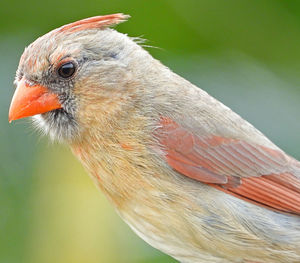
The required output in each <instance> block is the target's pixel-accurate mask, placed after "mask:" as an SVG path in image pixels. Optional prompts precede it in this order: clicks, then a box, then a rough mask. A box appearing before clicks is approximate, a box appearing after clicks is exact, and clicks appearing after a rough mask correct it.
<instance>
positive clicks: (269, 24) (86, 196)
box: [0, 0, 300, 263]
mask: <svg viewBox="0 0 300 263" xmlns="http://www.w3.org/2000/svg"><path fill="white" fill-rule="evenodd" d="M115 12H123V13H126V14H130V15H131V16H132V18H131V19H130V20H129V21H128V22H126V23H124V24H121V25H120V26H118V27H117V29H118V30H119V31H121V32H124V33H128V34H129V35H130V36H141V37H143V38H146V39H148V42H147V44H148V45H150V46H154V47H159V48H148V50H149V52H150V53H151V54H153V56H155V57H156V58H158V59H160V60H161V61H162V62H163V63H164V64H166V65H167V66H169V67H170V68H171V69H173V70H174V71H175V72H177V73H178V74H180V75H182V76H184V77H185V78H187V79H189V80H190V81H192V82H193V83H195V84H197V85H198V86H199V87H201V88H203V89H205V90H207V91H208V92H209V93H210V94H212V95H213V96H215V97H216V98H218V99H219V100H221V101H222V102H224V103H225V104H226V105H228V106H230V107H231V108H232V109H233V110H235V111H236V112H238V113H239V114H240V115H242V116H243V117H244V118H246V119H247V120H249V121H250V122H251V123H253V124H254V125H255V126H256V127H257V128H259V129H260V130H261V131H263V132H264V133H265V134H266V135H267V136H268V137H269V138H270V139H272V140H273V141H274V142H275V143H276V144H277V145H279V146H280V147H281V148H283V149H284V150H285V151H287V152H288V153H289V154H291V155H293V156H294V157H296V158H298V159H300V149H299V146H300V132H299V131H300V122H299V113H300V105H299V101H300V85H299V84H300V74H299V72H300V1H293V0H285V1H281V0H248V1H246V0H245V1H241V0H226V1H221V0H219V1H215V0H206V1H204V0H185V1H182V0H165V1H164V0H152V1H146V0H126V1H125V0H111V1H103V0H97V1H96V0H85V1H83V0H72V1H69V0H68V1H67V0H52V1H36V0H27V1H25V0H23V1H21V0H11V1H4V0H1V1H0V55H1V57H0V58H1V59H0V121H1V129H0V262H1V263H2V262H3V263H23V262H24V263H29V262H30V263H40V262H43V263H44V262H46V263H48V262H49V263H53V262H64V263H79V262H80V263H81V262H82V263H83V262H84V263H96V262H101V263H102V262H108V263H109V262H125V263H126V262H130V263H132V262H133V263H135V262H136V263H141V262H143V263H146V262H175V261H174V260H173V259H171V258H169V257H168V256H166V255H163V254H162V253H160V252H158V251H157V250H155V249H153V248H151V247H150V246H148V245H147V244H146V243H144V242H143V241H142V240H141V239H139V238H138V237H137V236H136V235H135V234H134V233H133V232H132V231H131V230H130V229H129V227H127V226H126V225H125V223H123V222H122V221H121V220H120V218H119V217H118V215H117V214H116V212H115V211H114V209H113V208H112V207H111V206H110V204H109V203H108V202H107V200H106V199H105V197H104V196H103V195H102V193H100V192H99V191H98V190H97V189H96V187H95V186H94V185H93V183H92V180H90V178H89V177H88V176H87V174H86V172H85V171H84V170H83V168H82V167H81V165H80V164H79V163H78V162H77V160H76V159H75V158H74V157H73V156H72V154H71V153H70V151H69V149H68V148H67V147H66V146H62V145H56V144H50V143H48V141H47V138H40V137H39V136H38V135H37V134H36V133H35V132H34V131H33V128H32V127H31V125H30V121H28V120H20V121H16V122H14V123H12V124H10V125H9V124H8V122H7V115H8V107H9V103H10V99H11V97H12V94H13V85H12V82H13V79H14V73H15V70H16V68H17V65H18V60H19V57H20V55H21V54H22V52H23V50H24V47H25V46H26V45H28V44H29V43H30V42H32V41H33V40H34V39H35V38H37V37H38V36H40V35H42V34H44V33H46V32H48V31H49V30H51V29H53V28H55V27H58V26H60V25H63V24H65V23H70V22H71V21H75V20H78V19H81V18H84V17H89V16H94V15H99V14H109V13H115Z"/></svg>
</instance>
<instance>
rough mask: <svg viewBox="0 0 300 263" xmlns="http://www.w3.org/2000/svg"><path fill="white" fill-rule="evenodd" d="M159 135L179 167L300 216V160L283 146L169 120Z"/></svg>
mask: <svg viewBox="0 0 300 263" xmlns="http://www.w3.org/2000/svg"><path fill="white" fill-rule="evenodd" d="M156 136H158V137H159V141H160V143H161V145H162V147H163V148H164V150H165V152H166V158H167V162H168V164H169V165H170V166H171V167H172V168H174V169H175V170H176V171H178V172H180V173H181V174H183V175H186V176H188V177H190V178H192V179H195V180H198V181H201V182H203V183H209V184H210V185H211V186H213V187H215V188H217V189H219V190H222V191H224V192H226V193H228V194H232V195H234V196H236V197H239V198H242V199H244V200H246V201H250V202H254V203H256V204H259V205H263V206H267V207H269V208H271V209H274V210H277V211H282V212H287V213H292V214H297V215H300V178H299V175H300V164H299V162H298V161H296V160H295V159H293V158H292V157H290V156H288V155H286V154H285V153H284V152H282V151H280V150H274V149H269V148H267V147H264V146H260V145H252V144H250V143H248V142H245V141H241V140H237V139H231V138H223V137H220V136H213V135H212V136H210V137H200V136H196V135H194V134H193V133H192V132H191V131H188V130H187V129H185V128H183V127H181V126H180V125H178V124H177V123H176V122H174V121H172V120H171V119H168V118H162V119H161V128H159V129H158V130H157V131H156Z"/></svg>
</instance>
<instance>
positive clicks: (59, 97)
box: [9, 14, 142, 140]
mask: <svg viewBox="0 0 300 263" xmlns="http://www.w3.org/2000/svg"><path fill="white" fill-rule="evenodd" d="M127 17H128V16H126V15H123V14H114V15H106V16H98V17H92V18H88V19H84V20H80V21H77V22H74V23H71V24H68V25H65V26H62V27H60V28H57V29H55V30H53V31H51V32H49V33H47V34H46V35H44V36H42V37H40V38H38V39H37V40H35V41H34V42H33V43H32V44H30V45H29V46H28V47H27V48H26V49H25V51H24V53H23V55H22V57H21V59H20V63H19V67H18V70H17V74H16V80H15V84H16V86H17V88H16V91H15V94H14V97H13V99H12V102H11V106H10V110H9V121H12V120H16V119H20V118H23V117H29V116H33V118H34V120H35V122H36V123H37V125H38V126H39V127H40V128H41V129H42V130H43V131H44V132H45V133H47V134H49V135H50V137H51V138H52V139H59V140H73V139H74V138H75V137H76V136H77V135H78V134H79V133H80V129H83V128H84V125H83V126H82V125H79V124H80V122H85V123H86V122H89V121H90V122H95V118H97V114H95V112H98V115H101V114H102V116H103V115H105V113H106V111H108V110H110V112H112V111H113V110H114V107H117V106H116V105H115V104H116V102H117V101H120V100H124V99H126V98H125V97H124V96H125V95H124V94H125V90H126V89H127V88H126V87H127V86H128V82H130V81H131V79H132V77H131V76H130V74H131V72H132V71H130V70H128V67H129V65H130V63H132V62H130V60H131V58H132V57H133V55H132V53H134V52H135V51H136V49H137V47H138V45H137V44H136V43H134V41H132V40H130V39H129V38H128V37H127V36H126V35H124V34H121V33H118V32H117V31H115V30H112V29H110V28H109V26H111V25H115V24H118V23H120V22H122V21H125V20H126V19H127ZM140 49H141V50H142V48H140ZM129 86H130V85H129ZM100 110H101V113H100V112H99V111H100ZM92 113H94V114H92ZM95 116H96V117H95ZM99 118H100V117H99Z"/></svg>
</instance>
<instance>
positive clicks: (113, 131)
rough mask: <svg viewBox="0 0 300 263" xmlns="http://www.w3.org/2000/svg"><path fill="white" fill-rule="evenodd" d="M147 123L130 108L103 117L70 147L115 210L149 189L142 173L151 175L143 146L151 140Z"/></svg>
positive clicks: (148, 156) (145, 149) (146, 149)
mask: <svg viewBox="0 0 300 263" xmlns="http://www.w3.org/2000/svg"><path fill="white" fill-rule="evenodd" d="M120 115H121V116H120ZM122 115H124V116H122ZM125 115H126V116H125ZM146 123H147V120H145V118H144V117H143V116H141V115H139V113H138V112H136V110H133V109H132V110H131V111H130V110H129V111H127V112H123V113H119V115H118V116H115V117H114V118H111V117H110V118H109V119H105V118H103V119H102V120H101V123H98V125H94V126H91V128H90V129H86V130H85V131H84V132H83V134H82V135H81V138H80V139H79V140H77V141H76V142H74V143H73V144H72V145H71V148H72V150H73V152H74V153H75V155H76V156H77V157H78V158H79V159H80V161H81V162H82V163H83V165H84V166H85V168H86V169H87V170H88V172H89V174H90V175H91V176H92V178H93V179H94V180H95V182H96V184H97V185H98V186H99V187H100V188H101V190H102V191H103V192H104V193H105V194H106V196H107V197H108V199H109V200H110V201H112V202H113V203H114V205H115V206H116V207H117V208H118V210H122V206H123V205H124V204H125V203H126V202H129V201H130V200H132V199H134V198H137V193H138V192H139V191H140V190H141V189H145V188H149V187H151V186H150V184H149V183H148V181H147V179H146V177H147V175H146V174H145V173H149V172H153V170H152V169H149V167H148V166H149V164H148V163H149V160H150V159H151V158H152V157H151V153H150V152H149V147H151V146H149V145H147V144H146V142H147V141H150V140H151V139H150V138H149V136H151V135H150V132H148V130H149V127H147V125H146ZM149 176H152V175H149Z"/></svg>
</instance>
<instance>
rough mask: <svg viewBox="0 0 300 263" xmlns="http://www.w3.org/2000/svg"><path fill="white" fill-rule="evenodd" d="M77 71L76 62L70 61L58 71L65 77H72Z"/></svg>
mask: <svg viewBox="0 0 300 263" xmlns="http://www.w3.org/2000/svg"><path fill="white" fill-rule="evenodd" d="M75 71H76V65H75V63H74V62H72V61H69V62H66V63H64V64H62V65H60V66H59V68H58V70H57V73H58V75H59V76H60V77H61V78H63V79H68V78H71V77H72V76H73V75H74V73H75Z"/></svg>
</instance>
